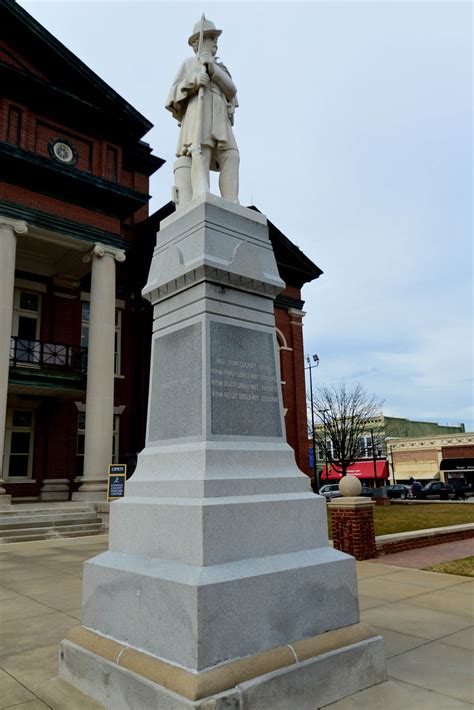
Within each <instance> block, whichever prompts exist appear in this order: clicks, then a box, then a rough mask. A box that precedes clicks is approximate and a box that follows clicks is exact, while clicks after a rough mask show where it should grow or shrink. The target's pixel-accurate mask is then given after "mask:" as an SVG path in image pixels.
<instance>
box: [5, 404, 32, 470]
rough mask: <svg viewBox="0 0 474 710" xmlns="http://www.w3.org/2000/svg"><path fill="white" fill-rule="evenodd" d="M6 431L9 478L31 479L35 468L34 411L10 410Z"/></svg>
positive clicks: (6, 462) (6, 458)
mask: <svg viewBox="0 0 474 710" xmlns="http://www.w3.org/2000/svg"><path fill="white" fill-rule="evenodd" d="M6 424H7V426H6V430H5V464H6V465H5V468H6V473H7V476H8V478H16V479H28V478H31V471H32V467H33V433H34V415H33V412H32V411H29V410H23V409H10V410H8V412H7V422H6Z"/></svg>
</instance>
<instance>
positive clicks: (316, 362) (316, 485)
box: [305, 355, 319, 493]
mask: <svg viewBox="0 0 474 710" xmlns="http://www.w3.org/2000/svg"><path fill="white" fill-rule="evenodd" d="M312 359H313V362H314V365H312V364H311V357H310V356H309V355H306V362H307V363H308V367H306V368H305V369H306V370H309V391H310V401H311V433H312V435H313V436H312V439H313V476H314V492H315V493H318V492H319V481H318V469H317V465H316V435H315V432H314V404H313V377H312V372H311V371H312V369H313V368H314V367H317V366H318V365H319V357H318V356H317V355H312Z"/></svg>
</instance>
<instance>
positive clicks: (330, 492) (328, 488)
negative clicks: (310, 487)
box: [319, 483, 341, 500]
mask: <svg viewBox="0 0 474 710" xmlns="http://www.w3.org/2000/svg"><path fill="white" fill-rule="evenodd" d="M319 495H322V496H324V497H325V498H326V500H330V499H331V498H339V496H340V495H341V491H340V490H339V483H325V484H324V486H321V488H320V489H319Z"/></svg>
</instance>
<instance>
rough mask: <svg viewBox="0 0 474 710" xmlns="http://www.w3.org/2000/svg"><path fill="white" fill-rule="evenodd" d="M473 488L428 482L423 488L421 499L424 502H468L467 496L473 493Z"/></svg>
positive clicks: (440, 482)
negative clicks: (452, 500)
mask: <svg viewBox="0 0 474 710" xmlns="http://www.w3.org/2000/svg"><path fill="white" fill-rule="evenodd" d="M471 490H472V486H466V485H457V486H456V487H454V486H451V485H449V484H447V483H443V481H428V483H427V484H426V485H425V486H424V487H423V488H422V490H421V492H420V497H421V498H423V499H424V500H436V499H439V500H449V499H450V498H453V499H454V500H466V498H467V495H469V494H470V493H471Z"/></svg>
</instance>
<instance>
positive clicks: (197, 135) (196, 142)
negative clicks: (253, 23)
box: [191, 13, 207, 164]
mask: <svg viewBox="0 0 474 710" xmlns="http://www.w3.org/2000/svg"><path fill="white" fill-rule="evenodd" d="M205 19H206V18H205V17H204V13H203V14H202V17H201V28H200V30H199V44H198V51H197V59H198V62H200V63H201V66H202V70H203V71H207V69H206V63H205V62H203V61H202V45H203V41H204V21H205ZM204 89H205V87H204V86H200V87H199V92H198V106H197V111H196V119H195V122H194V127H193V128H194V130H193V144H192V146H191V155H192V158H193V160H194V158H195V157H196V158H197V159H198V160H199V163H200V164H202V161H201V160H200V158H201V155H202V117H203V113H204Z"/></svg>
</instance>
